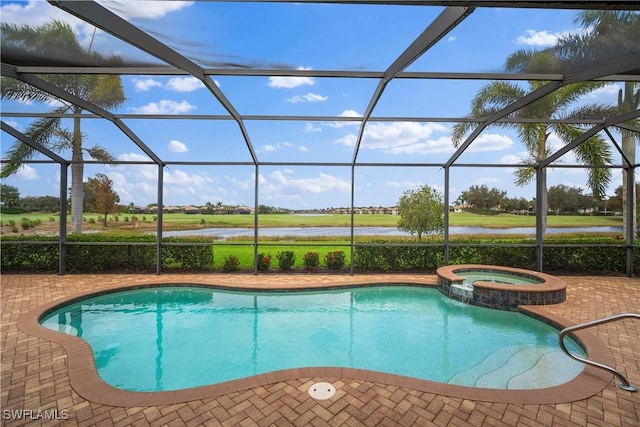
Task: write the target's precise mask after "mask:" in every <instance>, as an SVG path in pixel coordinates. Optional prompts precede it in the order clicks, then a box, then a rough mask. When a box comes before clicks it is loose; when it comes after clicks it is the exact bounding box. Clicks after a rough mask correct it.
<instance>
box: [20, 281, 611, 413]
mask: <svg viewBox="0 0 640 427" xmlns="http://www.w3.org/2000/svg"><path fill="white" fill-rule="evenodd" d="M170 285H183V286H188V285H194V286H206V287H213V288H217V289H236V290H253V291H284V292H287V291H289V292H290V291H299V290H310V289H313V290H323V289H328V288H342V287H358V286H363V285H365V286H366V285H370V286H372V285H412V286H426V287H432V288H436V287H437V285H435V284H425V283H413V282H385V283H377V284H373V283H371V282H367V283H353V282H347V283H343V284H341V283H334V284H331V285H320V286H314V287H312V288H300V289H288V290H283V289H274V288H270V287H261V286H256V285H251V286H240V287H229V286H218V285H215V284H212V283H210V282H206V283H200V282H198V281H193V280H190V281H189V283H167V282H162V281H159V282H156V283H145V284H135V285H126V284H125V285H118V286H114V287H109V288H107V289H103V290H101V291H87V292H83V293H78V294H76V295H72V296H69V297H65V298H60V299H58V300H54V301H51V302H49V303H47V304H44V305H41V306H39V307H36V308H34V309H32V310H29V311H28V312H26V313H24V314H23V315H22V316H20V318H19V319H18V322H17V327H18V329H19V330H21V331H22V332H24V333H26V334H29V335H32V336H36V337H38V338H41V339H44V340H47V341H50V342H53V343H56V344H59V345H61V346H62V347H63V348H64V349H65V351H66V353H67V369H68V373H69V378H70V383H71V387H72V388H73V389H74V390H75V391H76V393H78V394H79V395H80V396H82V397H83V398H85V399H87V400H89V401H91V402H95V403H100V404H104V405H109V406H122V407H135V406H153V405H169V404H176V403H182V402H188V401H193V400H200V399H204V398H212V397H217V396H220V395H224V394H228V393H232V392H237V391H242V390H247V389H251V388H254V387H259V386H265V385H269V384H274V383H278V382H282V381H288V380H291V379H298V378H310V377H313V378H325V379H327V380H328V381H331V379H345V378H349V379H354V380H361V381H370V382H374V383H380V384H387V385H394V386H398V387H403V388H409V389H414V390H417V391H423V392H429V393H434V394H440V395H445V396H450V397H454V398H462V399H472V400H476V401H486V402H496V403H516V404H552V403H565V402H572V401H576V400H582V399H586V398H588V397H591V396H593V395H595V394H597V393H598V392H600V391H602V390H603V389H604V388H605V387H606V386H607V385H608V384H609V383H610V382H611V380H612V379H613V375H612V374H610V373H608V372H606V371H604V370H601V369H597V368H594V367H592V366H585V368H584V369H583V371H582V372H581V373H580V374H578V376H576V377H575V378H574V379H573V380H571V381H568V382H566V383H564V384H561V385H558V386H554V387H548V388H542V389H533V390H499V389H487V388H473V387H465V386H459V385H453V384H446V383H439V382H434V381H429V380H422V379H417V378H412V377H406V376H401V375H395V374H387V373H382V372H376V371H369V370H364V369H356V368H344V367H303V368H292V369H285V370H279V371H273V372H269V373H265V374H259V375H255V376H251V377H247V378H242V379H238V380H232V381H227V382H223V383H218V384H212V385H205V386H200V387H194V388H190V389H183V390H173V391H163V392H133V391H127V390H122V389H118V388H116V387H113V386H111V385H109V384H107V383H106V382H104V381H103V380H102V379H101V378H100V376H99V374H98V371H97V369H96V365H95V361H94V358H93V351H92V350H91V347H90V346H89V344H88V343H87V342H86V341H84V340H82V339H81V338H78V337H75V336H72V335H67V334H64V333H61V332H57V331H53V330H50V329H47V328H45V327H44V326H42V325H40V323H39V320H40V319H41V318H42V317H43V316H44V315H46V314H47V313H48V312H50V311H51V310H53V309H54V308H55V307H57V306H59V305H61V304H65V303H70V302H73V301H76V300H78V299H82V298H86V297H89V296H95V295H100V294H105V293H110V292H115V291H121V290H127V289H136V288H145V287H151V286H170ZM520 311H522V312H523V313H525V314H527V315H530V316H533V317H535V318H537V319H539V320H542V321H544V322H547V323H549V324H551V325H553V326H556V327H558V328H564V327H568V326H572V325H573V323H571V322H569V321H567V320H566V319H564V318H562V317H560V316H556V315H553V314H551V313H549V312H548V311H546V310H545V309H544V308H543V307H542V306H521V307H520ZM575 338H577V340H578V341H579V342H580V344H581V345H582V346H583V347H584V348H585V350H586V351H587V354H588V355H589V358H590V359H591V360H595V361H598V362H600V363H604V364H606V365H609V366H615V359H614V357H613V355H612V353H611V351H610V349H609V348H608V347H607V346H606V345H604V344H603V343H602V341H601V340H600V339H598V338H597V337H596V336H595V335H593V334H591V333H589V332H586V331H579V332H577V333H576V334H575Z"/></svg>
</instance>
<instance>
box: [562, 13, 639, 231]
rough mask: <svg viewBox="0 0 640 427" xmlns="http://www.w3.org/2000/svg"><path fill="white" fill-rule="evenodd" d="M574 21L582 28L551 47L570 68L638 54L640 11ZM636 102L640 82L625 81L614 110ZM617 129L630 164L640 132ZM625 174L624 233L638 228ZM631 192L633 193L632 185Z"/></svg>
mask: <svg viewBox="0 0 640 427" xmlns="http://www.w3.org/2000/svg"><path fill="white" fill-rule="evenodd" d="M575 22H576V23H579V24H580V25H582V30H581V31H579V32H575V33H572V34H568V35H565V36H563V37H561V38H560V39H559V40H558V43H557V46H556V47H555V48H554V50H555V52H556V53H557V54H558V55H559V56H560V57H561V58H562V59H564V60H565V61H566V62H567V63H568V66H570V67H571V68H573V69H576V68H579V67H583V66H585V65H592V64H593V63H596V62H604V61H607V60H609V59H611V57H612V55H620V54H624V55H630V54H631V55H640V14H638V13H634V12H631V11H619V10H598V11H582V12H580V13H579V14H578V16H577V17H576V20H575ZM639 105H640V83H638V82H624V89H620V90H619V92H618V105H617V111H616V113H617V114H624V113H628V112H630V111H635V110H637V109H638V106H639ZM639 122H640V121H639V120H635V121H634V123H630V124H631V125H633V126H636V127H637V126H638V125H639ZM620 132H621V136H622V144H621V149H622V153H623V154H624V157H625V158H626V159H627V160H628V161H629V162H630V163H631V164H635V158H636V143H637V142H638V141H640V135H638V133H634V132H631V131H629V130H627V129H624V128H621V129H620ZM623 162H624V161H623ZM628 173H629V172H628V170H627V169H623V171H622V186H623V188H622V198H623V200H622V212H623V217H624V220H623V224H624V234H625V235H627V232H628V230H629V228H631V230H635V229H636V227H637V225H636V224H637V218H636V203H635V200H636V197H635V194H632V197H631V198H628V192H627V184H628V179H627V175H628ZM632 192H635V185H634V186H633V188H632ZM629 209H631V210H632V214H631V221H632V223H631V224H629V223H628V217H629V216H628V212H629ZM632 235H635V233H632Z"/></svg>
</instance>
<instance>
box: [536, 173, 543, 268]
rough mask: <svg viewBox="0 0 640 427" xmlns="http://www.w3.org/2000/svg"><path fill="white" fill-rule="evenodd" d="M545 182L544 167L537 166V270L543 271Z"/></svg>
mask: <svg viewBox="0 0 640 427" xmlns="http://www.w3.org/2000/svg"><path fill="white" fill-rule="evenodd" d="M544 184H545V180H543V178H542V168H541V167H540V166H537V167H536V270H537V271H542V264H543V258H542V239H543V237H544V236H543V235H542V230H543V229H544V223H543V220H544V218H543V212H544V208H545V207H544V206H542V205H543V203H542V201H543V199H544V197H543V195H542V192H543V191H544V188H543V185H544Z"/></svg>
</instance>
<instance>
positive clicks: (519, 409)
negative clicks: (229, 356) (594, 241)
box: [1, 274, 640, 426]
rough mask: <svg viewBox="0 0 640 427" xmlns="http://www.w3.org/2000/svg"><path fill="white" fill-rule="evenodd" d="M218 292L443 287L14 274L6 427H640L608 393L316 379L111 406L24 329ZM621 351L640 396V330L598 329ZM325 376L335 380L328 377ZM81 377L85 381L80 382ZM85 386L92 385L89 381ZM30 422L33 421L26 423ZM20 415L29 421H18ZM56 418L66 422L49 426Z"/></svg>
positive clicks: (608, 388) (627, 401) (619, 298)
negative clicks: (127, 294)
mask: <svg viewBox="0 0 640 427" xmlns="http://www.w3.org/2000/svg"><path fill="white" fill-rule="evenodd" d="M563 279H565V280H566V281H567V284H568V287H567V301H566V302H564V303H561V304H557V305H549V306H545V307H544V308H542V310H544V311H546V312H547V313H548V314H549V315H550V316H558V317H560V318H564V319H566V320H568V321H569V322H573V323H579V322H584V321H588V320H594V319H597V318H602V317H606V316H610V315H613V314H618V313H623V312H635V313H640V281H639V280H637V279H633V278H625V277H563ZM171 282H173V283H176V282H180V283H211V284H218V285H225V286H238V285H241V286H247V287H266V288H299V287H305V288H308V287H314V286H328V285H339V284H355V283H373V282H375V283H384V282H404V283H433V282H435V276H421V275H415V276H414V275H401V276H381V275H376V276H366V275H358V276H339V275H317V276H311V275H296V274H291V275H277V274H266V275H259V276H253V275H218V274H216V275H162V276H150V275H67V276H57V275H24V276H22V275H4V276H2V298H1V299H2V323H1V334H2V335H1V338H2V383H1V387H2V388H1V407H2V418H1V422H2V425H7V426H12V425H69V426H76V425H77V426H112V425H115V426H146V425H151V426H164V425H168V426H171V425H175V426H184V425H187V426H189V425H193V426H197V425H207V426H208V425H211V426H214V425H225V426H269V425H275V426H288V425H293V426H326V425H330V426H339V425H345V426H376V425H381V426H396V425H399V426H431V425H436V426H444V425H455V426H484V425H495V426H521V425H527V426H565V425H566V426H586V425H593V426H638V425H640V392H639V393H629V392H626V391H623V390H620V389H618V388H617V387H615V385H614V379H613V377H612V376H610V377H611V379H610V381H609V383H608V384H606V385H604V386H603V388H602V389H601V390H599V391H597V392H595V394H593V395H592V396H591V397H588V398H583V399H580V400H576V401H572V402H563V403H554V404H524V403H496V402H492V401H491V395H490V394H487V395H486V396H479V397H478V398H477V399H468V398H466V399H465V398H460V397H451V396H450V395H446V394H443V393H442V390H441V389H440V388H434V389H433V390H429V389H427V390H421V389H416V388H411V387H406V386H401V385H398V384H394V383H393V381H385V382H377V381H374V380H363V379H353V378H347V377H343V376H328V375H323V376H307V377H305V376H304V375H303V374H304V372H306V371H305V370H301V371H300V374H301V375H302V376H301V377H295V376H294V377H295V378H294V377H292V378H290V379H287V380H284V381H273V382H266V383H264V384H261V385H257V386H251V383H247V387H244V388H243V387H240V388H239V389H238V390H236V391H231V392H228V393H223V394H217V395H215V396H211V397H208V396H200V397H199V398H197V399H193V400H188V401H183V402H179V403H173V404H165V405H155V404H153V402H152V399H151V400H150V401H149V404H147V405H140V406H131V405H119V406H116V405H105V404H100V403H97V402H96V400H100V399H94V400H93V401H92V400H88V399H86V398H84V397H83V396H81V395H80V394H78V393H76V391H75V390H74V389H73V387H72V381H71V379H70V375H69V372H70V370H71V371H72V370H73V369H74V368H73V367H70V365H69V357H68V354H67V352H66V350H65V349H64V348H63V347H62V346H61V345H59V344H57V343H54V342H52V341H50V340H47V339H44V338H41V337H36V336H33V335H31V334H26V333H25V332H23V331H21V330H20V329H18V326H17V325H18V320H19V319H21V318H22V319H24V318H25V317H27V315H25V313H29V312H32V311H33V310H34V309H36V308H37V307H40V306H44V305H46V304H49V303H51V302H52V301H55V300H58V299H62V298H66V297H69V296H73V295H77V294H81V293H85V292H88V291H98V290H104V289H109V288H114V287H118V286H122V285H123V284H127V285H129V284H132V283H136V284H147V283H171ZM591 333H592V334H594V335H595V336H596V337H597V338H598V339H599V340H600V341H601V342H602V343H603V344H604V346H606V347H608V349H609V350H610V351H611V354H612V356H613V358H614V359H615V364H616V367H617V368H618V369H619V370H620V371H621V372H622V373H623V374H624V375H625V376H626V377H627V378H628V379H629V380H630V381H631V382H632V383H633V384H635V385H640V322H639V321H637V320H622V321H618V322H614V323H609V324H606V325H601V326H598V327H595V328H593V329H592V330H591ZM327 373H333V372H332V371H327ZM76 375H77V374H76ZM80 375H82V374H80ZM316 381H327V382H330V383H332V384H333V385H334V386H335V387H336V390H337V391H336V395H335V396H333V397H332V398H331V399H329V400H324V401H322V400H314V399H312V398H311V397H310V396H309V395H308V393H307V390H308V388H309V386H310V385H311V384H312V383H314V382H316ZM25 411H26V412H25ZM18 416H22V419H18ZM55 416H57V417H58V420H45V419H44V418H51V417H55Z"/></svg>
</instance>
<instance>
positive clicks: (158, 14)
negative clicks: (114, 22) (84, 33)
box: [98, 0, 194, 19]
mask: <svg viewBox="0 0 640 427" xmlns="http://www.w3.org/2000/svg"><path fill="white" fill-rule="evenodd" d="M98 3H100V4H101V5H102V6H104V7H105V8H107V9H109V10H111V11H112V12H113V13H115V14H117V15H118V16H120V17H122V18H124V19H134V18H146V19H157V18H162V17H163V16H165V15H166V14H168V13H170V12H175V11H178V10H180V9H183V8H185V7H189V6H191V5H192V4H193V3H194V2H193V1H131V0H98Z"/></svg>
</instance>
